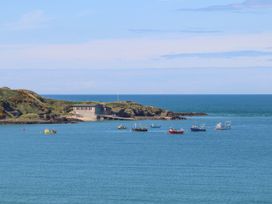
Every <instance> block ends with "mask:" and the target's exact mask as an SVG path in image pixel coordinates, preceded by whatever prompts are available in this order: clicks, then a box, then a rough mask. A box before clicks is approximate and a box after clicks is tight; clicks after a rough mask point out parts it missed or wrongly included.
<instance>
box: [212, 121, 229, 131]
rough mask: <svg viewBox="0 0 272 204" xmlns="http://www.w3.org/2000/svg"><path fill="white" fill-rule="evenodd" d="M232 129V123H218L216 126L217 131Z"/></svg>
mask: <svg viewBox="0 0 272 204" xmlns="http://www.w3.org/2000/svg"><path fill="white" fill-rule="evenodd" d="M230 129H231V122H230V121H226V122H225V123H224V124H223V123H222V122H220V123H217V125H216V126H215V130H230Z"/></svg>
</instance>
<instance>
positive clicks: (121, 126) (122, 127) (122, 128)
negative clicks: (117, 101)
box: [117, 125, 127, 130]
mask: <svg viewBox="0 0 272 204" xmlns="http://www.w3.org/2000/svg"><path fill="white" fill-rule="evenodd" d="M117 129H118V130H126V129H127V127H126V126H124V125H118V126H117Z"/></svg>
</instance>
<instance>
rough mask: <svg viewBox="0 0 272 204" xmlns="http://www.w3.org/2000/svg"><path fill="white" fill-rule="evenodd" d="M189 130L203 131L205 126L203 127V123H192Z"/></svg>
mask: <svg viewBox="0 0 272 204" xmlns="http://www.w3.org/2000/svg"><path fill="white" fill-rule="evenodd" d="M191 131H192V132H205V131H206V127H205V125H192V127H191Z"/></svg>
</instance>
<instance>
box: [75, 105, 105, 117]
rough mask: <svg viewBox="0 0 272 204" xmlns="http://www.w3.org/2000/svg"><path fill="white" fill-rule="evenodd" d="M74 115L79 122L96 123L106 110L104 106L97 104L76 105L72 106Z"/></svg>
mask: <svg viewBox="0 0 272 204" xmlns="http://www.w3.org/2000/svg"><path fill="white" fill-rule="evenodd" d="M72 109H73V110H72V113H73V114H74V115H75V117H76V118H77V119H79V120H83V121H96V120H99V119H100V115H103V114H104V112H105V108H104V106H103V105H99V104H97V105H95V104H75V105H72Z"/></svg>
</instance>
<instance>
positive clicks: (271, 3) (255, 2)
mask: <svg viewBox="0 0 272 204" xmlns="http://www.w3.org/2000/svg"><path fill="white" fill-rule="evenodd" d="M271 8H272V0H246V1H244V2H241V3H233V4H224V5H212V6H207V7H202V8H196V9H195V8H181V9H179V10H180V11H241V10H251V9H252V10H256V9H271Z"/></svg>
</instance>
